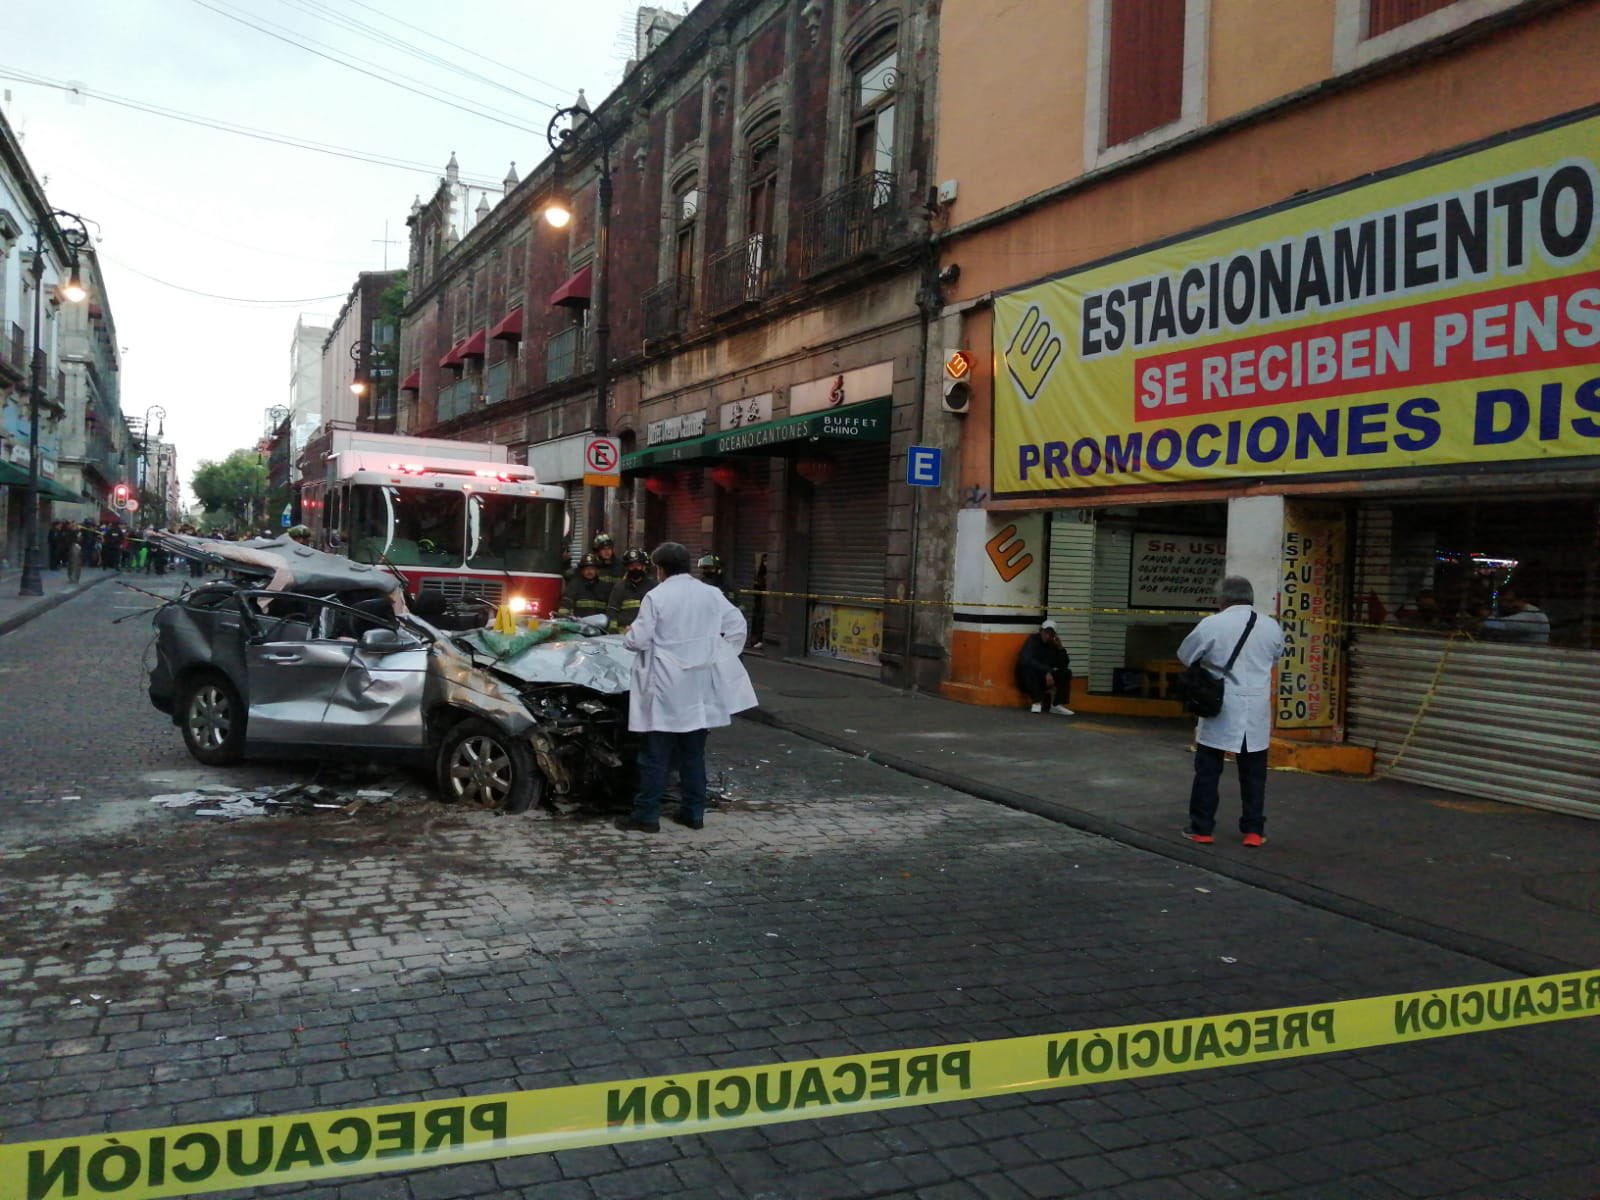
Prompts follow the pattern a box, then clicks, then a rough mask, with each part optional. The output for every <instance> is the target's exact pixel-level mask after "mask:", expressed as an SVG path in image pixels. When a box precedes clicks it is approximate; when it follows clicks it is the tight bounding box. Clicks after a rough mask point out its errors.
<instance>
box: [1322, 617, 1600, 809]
mask: <svg viewBox="0 0 1600 1200" xmlns="http://www.w3.org/2000/svg"><path fill="white" fill-rule="evenodd" d="M1349 726H1350V740H1351V741H1352V742H1355V743H1357V744H1358V745H1363V746H1371V747H1373V748H1374V750H1375V751H1376V753H1377V772H1378V774H1379V775H1388V776H1390V777H1391V778H1394V779H1403V780H1406V781H1407V782H1409V783H1423V784H1428V785H1429V786H1431V787H1437V788H1444V789H1446V790H1448V791H1452V792H1465V793H1467V794H1468V795H1472V796H1486V797H1489V798H1490V799H1494V800H1505V801H1508V802H1509V803H1512V804H1526V805H1529V806H1531V807H1534V808H1549V809H1555V810H1556V811H1558V812H1568V813H1574V814H1576V815H1579V816H1586V817H1600V743H1597V741H1596V739H1595V733H1594V731H1595V730H1596V729H1597V728H1600V651H1595V650H1575V649H1564V648H1562V647H1559V646H1519V645H1514V644H1505V643H1494V642H1468V641H1465V640H1464V639H1460V638H1456V639H1450V638H1445V637H1441V636H1438V635H1430V634H1421V633H1403V632H1398V631H1397V632H1394V633H1390V632H1389V631H1388V630H1376V629H1369V630H1363V631H1361V633H1360V634H1359V636H1358V637H1357V638H1356V639H1355V645H1354V648H1353V650H1352V658H1351V680H1350V716H1349Z"/></svg>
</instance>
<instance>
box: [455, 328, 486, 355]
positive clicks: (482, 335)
mask: <svg viewBox="0 0 1600 1200" xmlns="http://www.w3.org/2000/svg"><path fill="white" fill-rule="evenodd" d="M488 339H489V333H488V331H487V330H484V329H480V330H478V332H477V333H475V334H473V335H472V336H471V337H469V338H468V339H467V340H466V341H464V342H462V343H461V357H462V358H482V357H483V356H484V351H485V348H486V347H487V346H488V344H489V340H488Z"/></svg>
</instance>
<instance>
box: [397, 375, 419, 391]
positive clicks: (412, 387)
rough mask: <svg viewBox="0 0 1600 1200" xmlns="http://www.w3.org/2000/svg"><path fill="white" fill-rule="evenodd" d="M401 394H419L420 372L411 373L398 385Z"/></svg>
mask: <svg viewBox="0 0 1600 1200" xmlns="http://www.w3.org/2000/svg"><path fill="white" fill-rule="evenodd" d="M400 390H401V391H402V392H420V391H421V390H422V372H421V371H413V372H411V374H409V375H407V376H406V381H405V382H404V383H402V384H401V385H400Z"/></svg>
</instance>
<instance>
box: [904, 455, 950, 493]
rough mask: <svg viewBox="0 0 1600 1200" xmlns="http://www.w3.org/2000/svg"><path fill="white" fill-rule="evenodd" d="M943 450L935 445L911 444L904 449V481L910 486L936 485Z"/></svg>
mask: <svg viewBox="0 0 1600 1200" xmlns="http://www.w3.org/2000/svg"><path fill="white" fill-rule="evenodd" d="M943 456H944V452H943V451H942V450H940V449H939V448H938V447H937V446H912V447H910V448H909V449H908V450H907V451H906V482H907V483H908V484H910V485H911V486H912V487H938V486H939V465H940V459H941V458H942V457H943Z"/></svg>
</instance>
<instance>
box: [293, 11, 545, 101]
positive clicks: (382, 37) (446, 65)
mask: <svg viewBox="0 0 1600 1200" xmlns="http://www.w3.org/2000/svg"><path fill="white" fill-rule="evenodd" d="M278 2H279V3H280V4H283V5H286V6H288V7H291V8H294V9H296V10H298V11H300V12H302V13H305V14H306V15H307V16H311V17H315V18H317V19H318V20H322V21H327V22H328V23H330V24H332V25H335V26H337V27H339V28H341V29H345V30H347V31H349V32H351V33H354V34H356V35H358V36H360V37H363V38H366V39H368V40H369V41H374V42H377V43H378V44H379V45H382V46H387V47H390V48H391V49H395V50H398V51H400V52H401V53H402V54H405V55H407V56H409V57H411V58H414V59H416V60H418V61H419V62H425V63H428V64H429V65H431V66H435V67H439V68H441V69H443V70H446V71H449V72H450V73H452V74H454V75H460V76H461V77H463V78H465V79H471V80H473V81H474V82H477V83H481V84H484V85H485V86H487V87H492V88H496V89H498V90H500V91H502V92H508V93H510V94H511V95H513V96H516V97H517V98H518V99H519V100H526V101H528V102H529V103H530V104H539V105H543V106H544V107H546V108H559V107H560V105H558V104H556V103H554V102H552V101H550V100H545V99H543V98H541V97H539V96H530V95H529V94H528V93H527V92H521V91H518V90H517V89H516V88H514V87H512V86H510V85H509V84H505V83H501V82H500V81H499V80H498V79H495V78H493V77H491V76H489V75H484V74H482V73H480V72H478V71H474V70H472V69H471V68H470V67H464V66H462V65H461V64H460V63H457V62H455V61H453V60H452V59H449V58H446V57H444V56H443V55H439V54H434V53H432V52H430V51H427V50H424V49H422V47H420V46H418V45H416V44H415V43H412V42H408V41H406V40H405V39H404V38H400V37H396V36H395V35H394V34H392V33H386V32H385V31H384V30H382V29H380V28H378V27H377V26H376V25H370V24H368V23H367V22H365V21H361V20H358V19H357V18H355V17H352V16H350V15H348V14H347V13H342V12H339V11H338V10H336V9H333V8H330V7H329V6H328V5H326V4H323V3H321V2H320V0H278ZM469 53H471V52H470V51H469ZM474 57H477V55H476V54H474ZM546 86H552V85H546Z"/></svg>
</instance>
